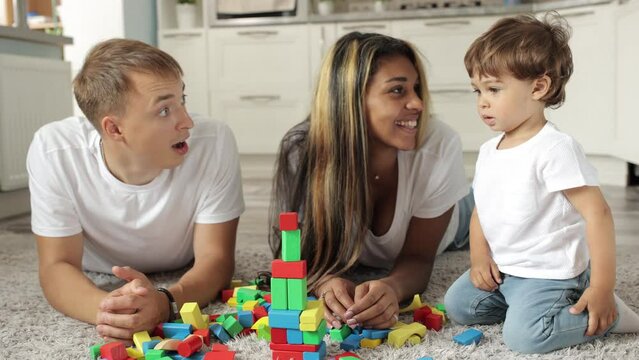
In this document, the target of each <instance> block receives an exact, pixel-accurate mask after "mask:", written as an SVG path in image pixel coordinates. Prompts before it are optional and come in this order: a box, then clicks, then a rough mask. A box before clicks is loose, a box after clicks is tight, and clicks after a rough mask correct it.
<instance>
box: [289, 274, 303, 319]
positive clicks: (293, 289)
mask: <svg viewBox="0 0 639 360" xmlns="http://www.w3.org/2000/svg"><path fill="white" fill-rule="evenodd" d="M286 289H287V293H288V297H287V302H288V309H289V310H300V311H303V310H305V309H306V305H307V303H308V297H307V296H308V287H307V283H306V279H286Z"/></svg>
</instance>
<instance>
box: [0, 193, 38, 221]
mask: <svg viewBox="0 0 639 360" xmlns="http://www.w3.org/2000/svg"><path fill="white" fill-rule="evenodd" d="M0 204H2V205H0V219H4V218H8V217H12V216H16V215H22V214H26V213H28V212H30V211H31V204H30V203H29V189H20V190H14V191H7V192H0Z"/></svg>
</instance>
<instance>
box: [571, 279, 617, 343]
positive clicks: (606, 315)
mask: <svg viewBox="0 0 639 360" xmlns="http://www.w3.org/2000/svg"><path fill="white" fill-rule="evenodd" d="M586 309H588V329H587V330H586V336H593V335H601V334H603V333H605V332H606V330H608V328H609V327H610V325H612V323H613V322H614V321H615V319H616V318H617V307H616V304H615V296H614V293H613V291H611V290H607V289H599V288H595V287H589V288H587V289H586V291H584V293H583V294H582V295H581V297H580V298H579V301H578V302H577V303H576V304H575V305H574V306H573V307H571V308H570V313H571V314H574V315H577V314H581V313H582V312H583V311H584V310H586Z"/></svg>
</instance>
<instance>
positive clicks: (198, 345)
mask: <svg viewBox="0 0 639 360" xmlns="http://www.w3.org/2000/svg"><path fill="white" fill-rule="evenodd" d="M202 345H204V341H203V340H202V338H201V337H199V336H197V335H189V336H187V337H186V339H184V340H182V341H181V342H180V344H179V345H178V348H177V350H178V354H180V356H184V357H189V356H191V355H193V354H194V353H196V352H198V351H200V349H202Z"/></svg>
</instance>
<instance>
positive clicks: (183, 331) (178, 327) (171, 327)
mask: <svg viewBox="0 0 639 360" xmlns="http://www.w3.org/2000/svg"><path fill="white" fill-rule="evenodd" d="M192 329H193V326H191V324H180V323H174V322H173V323H163V324H162V331H163V332H164V335H165V338H171V339H184V338H186V337H187V336H189V335H190V334H191V332H192Z"/></svg>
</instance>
